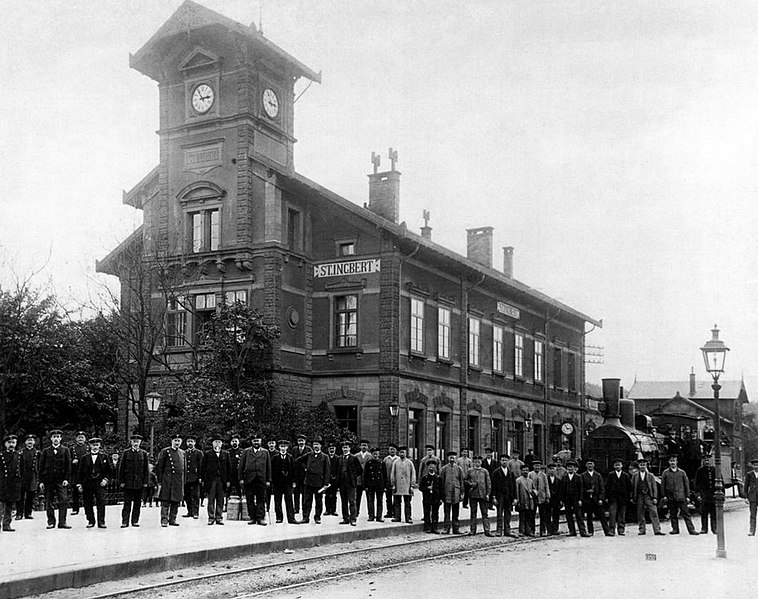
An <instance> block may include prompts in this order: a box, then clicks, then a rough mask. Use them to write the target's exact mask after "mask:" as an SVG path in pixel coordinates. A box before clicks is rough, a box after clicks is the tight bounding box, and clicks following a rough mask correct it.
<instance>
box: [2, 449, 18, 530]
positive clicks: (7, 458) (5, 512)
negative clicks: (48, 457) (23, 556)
mask: <svg viewBox="0 0 758 599" xmlns="http://www.w3.org/2000/svg"><path fill="white" fill-rule="evenodd" d="M17 442H18V437H16V435H5V437H3V444H4V445H5V448H4V449H3V451H2V452H0V521H2V525H3V532H14V529H13V528H11V515H12V513H13V506H14V505H15V503H16V502H17V501H18V498H19V497H20V496H21V459H20V458H19V455H18V453H17V452H16V443H17Z"/></svg>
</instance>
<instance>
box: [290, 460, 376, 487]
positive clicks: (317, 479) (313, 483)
mask: <svg viewBox="0 0 758 599" xmlns="http://www.w3.org/2000/svg"><path fill="white" fill-rule="evenodd" d="M299 462H301V463H303V464H305V474H304V475H303V476H304V478H303V484H304V485H306V486H308V487H317V488H319V489H320V488H321V487H325V486H326V485H328V484H329V472H330V469H331V464H330V462H329V456H327V455H326V454H325V453H324V452H323V451H320V452H319V453H316V452H314V451H311V452H309V453H304V454H303V455H301V456H300V458H299ZM356 464H358V470H359V474H361V473H362V472H363V469H362V468H361V465H360V463H359V462H358V459H357V458H356Z"/></svg>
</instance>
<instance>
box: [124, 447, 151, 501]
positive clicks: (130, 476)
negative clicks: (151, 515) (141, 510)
mask: <svg viewBox="0 0 758 599" xmlns="http://www.w3.org/2000/svg"><path fill="white" fill-rule="evenodd" d="M147 462H148V457H147V452H146V451H145V450H144V449H138V450H137V451H134V450H133V449H132V448H131V447H130V448H129V449H127V450H126V451H124V452H122V453H121V459H120V460H119V461H118V480H119V483H120V484H123V485H124V489H130V490H132V491H135V490H137V489H141V488H143V487H146V486H147V481H148V479H149V476H150V470H149V469H148V467H147Z"/></svg>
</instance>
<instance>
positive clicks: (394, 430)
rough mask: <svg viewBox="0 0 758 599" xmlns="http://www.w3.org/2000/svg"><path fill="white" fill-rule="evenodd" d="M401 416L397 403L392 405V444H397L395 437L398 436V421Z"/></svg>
mask: <svg viewBox="0 0 758 599" xmlns="http://www.w3.org/2000/svg"><path fill="white" fill-rule="evenodd" d="M399 415H400V406H399V405H398V404H396V403H391V404H390V416H392V424H391V426H392V430H391V431H390V442H391V443H397V441H396V440H395V437H396V435H397V420H398V416H399Z"/></svg>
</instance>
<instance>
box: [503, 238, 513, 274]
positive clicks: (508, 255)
mask: <svg viewBox="0 0 758 599" xmlns="http://www.w3.org/2000/svg"><path fill="white" fill-rule="evenodd" d="M503 274H504V275H505V276H506V277H508V278H509V279H512V278H513V246H510V245H509V246H506V247H504V248H503Z"/></svg>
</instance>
